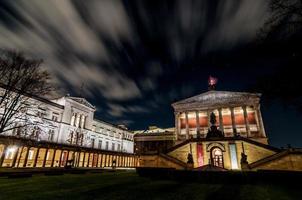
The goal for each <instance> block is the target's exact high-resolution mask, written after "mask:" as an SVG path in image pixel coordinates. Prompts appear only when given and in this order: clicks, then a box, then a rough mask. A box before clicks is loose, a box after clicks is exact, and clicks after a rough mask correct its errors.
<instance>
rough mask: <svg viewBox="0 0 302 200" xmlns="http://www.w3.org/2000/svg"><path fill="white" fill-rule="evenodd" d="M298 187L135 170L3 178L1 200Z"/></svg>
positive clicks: (203, 194)
mask: <svg viewBox="0 0 302 200" xmlns="http://www.w3.org/2000/svg"><path fill="white" fill-rule="evenodd" d="M301 196H302V192H301V191H300V189H299V187H295V188H291V187H289V186H287V187H284V186H277V185H234V184H232V185H222V184H199V183H181V182H175V181H165V180H151V179H148V178H142V177H139V176H138V175H137V174H136V173H135V172H103V173H98V174H80V175H74V174H66V175H63V176H44V175H35V176H33V177H32V178H19V179H8V178H0V199H1V200H2V199H22V200H23V199H35V200H36V199H39V200H41V199H64V200H65V199H73V200H74V199H110V200H115V199H144V200H145V199H165V200H168V199H173V200H175V199H190V200H192V199H199V200H202V199H210V200H216V199H217V200H218V199H219V200H221V199H232V200H236V199H245V200H251V199H261V200H266V199H267V200H269V199H271V200H278V199H284V200H287V199H297V200H298V199H302V197H301Z"/></svg>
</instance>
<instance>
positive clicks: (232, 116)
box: [231, 107, 237, 136]
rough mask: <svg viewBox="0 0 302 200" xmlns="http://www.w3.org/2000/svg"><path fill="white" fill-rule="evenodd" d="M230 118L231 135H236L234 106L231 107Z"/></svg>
mask: <svg viewBox="0 0 302 200" xmlns="http://www.w3.org/2000/svg"><path fill="white" fill-rule="evenodd" d="M231 118H232V128H233V136H235V135H237V130H236V124H235V114H234V108H233V107H232V108H231Z"/></svg>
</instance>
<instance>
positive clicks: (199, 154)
mask: <svg viewBox="0 0 302 200" xmlns="http://www.w3.org/2000/svg"><path fill="white" fill-rule="evenodd" d="M197 163H198V167H201V166H203V150H202V143H199V144H198V143H197Z"/></svg>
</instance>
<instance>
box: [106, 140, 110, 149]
mask: <svg viewBox="0 0 302 200" xmlns="http://www.w3.org/2000/svg"><path fill="white" fill-rule="evenodd" d="M108 148H109V142H108V141H106V150H108Z"/></svg>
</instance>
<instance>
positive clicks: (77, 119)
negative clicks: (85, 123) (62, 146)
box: [75, 114, 81, 127]
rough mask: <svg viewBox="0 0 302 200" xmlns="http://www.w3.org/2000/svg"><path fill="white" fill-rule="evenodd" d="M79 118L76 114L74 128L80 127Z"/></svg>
mask: <svg viewBox="0 0 302 200" xmlns="http://www.w3.org/2000/svg"><path fill="white" fill-rule="evenodd" d="M80 117H81V115H80V114H77V115H76V121H75V126H76V127H79V125H80Z"/></svg>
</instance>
